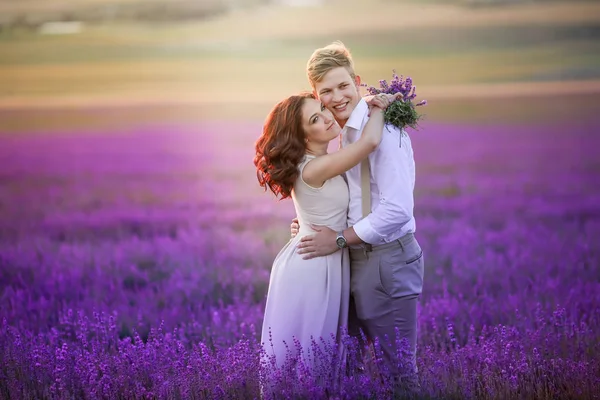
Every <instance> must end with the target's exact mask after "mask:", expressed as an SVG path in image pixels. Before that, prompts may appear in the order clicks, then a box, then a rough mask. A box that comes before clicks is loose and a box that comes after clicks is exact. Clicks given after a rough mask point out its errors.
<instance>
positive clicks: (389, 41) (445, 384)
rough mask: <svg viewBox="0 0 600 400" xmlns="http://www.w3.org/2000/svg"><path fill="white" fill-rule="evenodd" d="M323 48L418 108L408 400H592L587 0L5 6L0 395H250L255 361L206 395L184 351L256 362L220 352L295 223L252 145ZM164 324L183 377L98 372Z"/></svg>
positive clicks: (594, 122) (249, 323) (595, 74)
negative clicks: (413, 375) (417, 296)
mask: <svg viewBox="0 0 600 400" xmlns="http://www.w3.org/2000/svg"><path fill="white" fill-rule="evenodd" d="M336 39H340V40H342V41H343V42H344V43H345V44H346V45H347V46H348V47H349V48H350V49H351V50H352V52H353V54H354V57H355V62H356V68H357V71H358V72H359V73H360V75H361V76H362V78H363V81H365V82H367V83H369V84H372V85H376V84H377V81H378V80H379V79H389V78H391V71H392V69H394V68H395V69H397V70H398V72H399V73H402V74H405V75H410V76H411V77H412V78H413V79H414V81H415V83H416V85H417V86H418V89H417V94H418V98H417V99H419V100H420V99H427V100H428V101H429V104H428V105H427V107H425V108H423V109H422V111H423V112H424V113H425V114H426V116H425V120H424V121H423V123H422V129H421V130H420V131H418V132H412V133H411V138H412V143H413V147H414V150H415V159H416V164H417V184H416V189H415V198H416V202H415V204H416V207H415V216H416V219H417V226H418V232H417V236H418V239H419V242H420V243H421V246H422V247H423V249H424V252H425V254H426V277H425V287H424V292H423V295H422V299H421V306H420V315H419V323H420V335H419V346H420V349H422V350H420V351H421V353H420V354H421V355H420V358H419V362H420V366H419V368H420V371H422V372H423V373H422V375H421V380H422V384H423V388H424V389H425V391H426V393H428V394H429V395H430V396H432V397H431V398H461V399H462V398H478V399H479V398H484V399H506V398H578V399H579V398H582V399H583V398H588V399H597V398H598V397H597V396H598V393H600V389H599V388H600V380H598V376H600V358H599V357H598V350H597V349H598V343H599V341H600V338H599V335H598V332H600V330H599V327H600V320H599V319H598V315H600V314H599V312H598V310H600V297H599V296H600V282H599V281H598V276H600V274H599V273H598V272H599V271H598V269H599V265H600V261H599V260H600V247H599V246H600V242H599V241H598V240H597V238H598V237H600V207H599V204H600V190H599V187H598V185H597V184H596V182H597V179H598V175H599V174H600V156H599V152H598V148H599V146H600V136H598V133H597V132H598V130H599V129H600V116H599V115H600V114H599V111H600V108H599V104H600V40H598V39H600V2H597V1H569V0H564V1H561V0H556V1H552V0H537V1H536V0H528V1H526V0H522V1H521V0H439V1H438V0H372V1H359V0H348V1H341V0H227V1H218V0H193V1H191V0H169V1H168V0H147V1H143V0H79V1H67V0H43V1H42V0H18V1H17V0H0V318H1V319H0V321H1V320H4V319H5V320H6V323H5V324H4V325H2V326H0V397H2V398H21V397H23V396H25V397H29V398H47V397H49V394H48V393H49V392H48V391H49V390H50V389H49V388H54V389H52V390H59V389H60V388H58V389H56V382H63V383H65V384H64V385H66V386H64V387H63V388H62V389H60V390H62V392H60V390H59V391H58V392H56V391H55V392H52V393H53V394H54V395H55V396H54V397H56V398H60V397H61V396H63V397H65V398H95V396H101V395H100V394H98V393H104V395H105V397H114V395H115V393H119V394H120V395H121V396H122V397H127V398H134V397H136V396H139V394H140V393H146V394H147V393H150V394H148V396H149V397H152V396H154V397H158V398H171V397H176V396H175V395H174V394H173V393H185V391H186V390H188V391H190V392H191V393H204V394H207V395H206V397H209V398H210V397H211V394H212V398H215V397H216V396H219V395H222V392H223V390H225V392H226V393H227V394H228V395H229V398H253V396H254V397H257V396H258V392H257V391H256V389H257V387H258V386H257V384H256V380H257V373H255V370H254V369H253V368H254V367H253V365H254V364H253V362H254V361H256V360H254V361H252V362H249V364H248V366H247V367H245V368H242V369H240V370H243V373H244V374H246V375H243V376H238V375H235V374H233V373H228V372H227V371H225V372H223V371H222V370H219V371H220V372H219V373H215V374H213V373H212V372H211V374H206V373H204V372H202V371H204V370H203V369H202V368H204V367H203V365H214V368H215V371H216V370H218V369H219V368H225V367H224V366H228V365H229V366H236V365H237V364H235V363H232V362H230V361H224V360H225V358H223V357H222V356H221V355H215V356H214V357H213V358H210V357H212V356H211V355H210V354H209V353H207V352H204V351H203V352H201V354H200V353H199V352H198V351H197V348H195V347H194V346H197V345H206V346H208V347H210V348H213V347H220V346H221V347H223V348H225V351H226V352H228V351H229V352H231V354H233V356H232V357H234V358H235V357H237V356H236V354H238V353H239V354H242V353H243V354H246V355H247V357H249V358H252V357H251V356H248V354H253V355H255V354H254V353H252V352H251V351H250V350H248V351H246V350H244V348H243V347H244V346H242V347H241V348H237V350H236V347H235V346H234V344H235V343H238V344H239V341H240V340H241V338H242V337H245V336H244V335H247V334H250V335H251V337H253V338H254V339H258V338H257V337H256V332H257V331H258V332H260V326H261V323H262V312H263V308H264V300H265V295H266V291H267V286H268V279H269V271H270V267H271V263H272V261H273V258H274V256H275V255H276V253H277V252H278V251H279V249H280V248H281V246H282V245H283V244H284V243H285V242H286V241H287V240H288V238H289V222H290V220H291V218H292V217H293V216H294V210H293V205H292V203H291V201H283V202H278V201H276V200H275V199H274V198H273V197H272V196H271V195H270V194H267V193H264V192H263V191H262V189H261V188H260V187H259V186H258V184H257V181H256V176H255V170H254V166H253V164H252V158H253V155H254V154H253V150H254V141H255V140H256V139H257V137H258V136H259V135H260V132H261V127H262V122H263V120H264V118H265V116H266V115H267V113H268V111H269V110H270V108H271V107H272V106H273V105H274V104H275V103H276V102H277V101H278V100H280V99H281V98H283V97H285V96H287V95H289V94H292V93H295V92H297V91H300V90H305V89H309V85H308V82H307V80H306V76H305V73H304V68H305V64H306V61H307V59H308V57H309V56H310V55H311V53H312V51H313V50H314V49H315V48H317V47H321V46H323V45H326V44H328V43H329V42H331V41H333V40H336ZM332 147H335V143H334V144H333V145H332ZM79 312H80V313H81V315H79V316H77V315H78V314H77V313H79ZM95 312H101V313H105V315H114V318H115V319H114V321H113V320H110V322H106V320H104V322H103V321H102V320H101V318H100V319H98V318H99V317H97V315H96V314H94V313H95ZM113 313H114V314H113ZM74 315H75V316H77V317H74ZM92 316H93V317H92ZM84 317H88V318H90V319H96V325H95V328H94V329H99V330H102V332H103V333H102V335H100V336H101V337H102V338H103V339H98V342H97V343H95V344H93V346H92V347H94V349H93V350H92V351H88V350H89V347H88V346H87V342H85V340H80V338H82V337H83V338H85V336H86V332H87V331H86V329H87V328H86V326H85V321H84V320H85V318H84ZM74 318H78V321H74ZM82 321H84V322H82ZM161 321H163V322H164V332H173V329H175V328H178V329H179V331H178V332H177V333H173V336H170V335H171V333H165V334H164V335H163V336H164V338H165V340H166V341H169V340H172V339H173V338H175V339H177V340H179V339H181V340H182V342H181V343H183V345H184V347H185V348H186V349H187V350H189V352H188V353H186V355H185V357H184V358H185V359H186V360H187V358H186V357H189V360H188V361H182V363H181V365H179V364H178V365H179V366H177V367H176V368H179V367H181V369H180V370H177V369H174V367H173V360H174V359H176V358H177V359H178V360H181V357H179V356H174V355H173V354H175V353H171V352H170V350H169V351H167V350H165V347H160V346H158V345H157V346H156V347H154V350H152V351H146V350H147V349H152V348H153V347H152V346H154V344H152V343H151V342H150V341H148V342H147V347H143V346H142V347H135V346H134V348H128V350H127V352H129V353H127V354H125V353H117V351H116V347H114V346H113V344H114V343H115V340H119V339H126V338H134V339H135V340H136V341H137V338H135V335H134V333H133V332H134V331H137V332H138V333H139V334H140V336H141V338H142V340H143V341H146V340H147V339H148V338H149V337H150V331H151V330H152V329H155V328H156V327H157V326H159V324H160V323H161ZM113 323H114V325H113ZM507 332H508V333H507ZM37 333H42V334H43V336H39V337H38V336H36V334H37ZM73 335H75V336H76V337H77V338H76V339H74V337H75V336H73ZM103 335H104V336H103ZM160 335H162V333H159V336H160ZM22 338H25V339H23V340H22ZM178 338H179V339H178ZM102 340H104V342H102ZM63 342H68V344H69V349H68V352H67V353H68V354H67V356H66V357H67V358H68V359H69V360H71V362H70V364H69V365H70V366H69V367H66V368H63V365H62V364H61V362H62V361H60V360H62V359H60V357H58V356H56V357H55V354H59V352H58V350H57V348H60V346H61V343H63ZM23 343H24V344H23ZM120 343H121V344H120V345H119V346H123V342H120ZM136 343H137V342H136ZM170 343H171V344H172V343H173V342H170ZM178 343H179V342H178ZM22 344H23V345H22ZM183 345H182V346H183ZM161 346H162V345H161ZM177 346H179V344H177ZM63 349H64V348H63ZM122 349H123V347H120V348H119V351H121V350H122ZM190 349H192V350H190ZM240 349H241V350H240ZM187 350H186V351H187ZM177 351H179V347H178V350H177ZM236 351H237V352H238V353H236ZM124 354H125V355H124ZM152 354H158V356H154V355H152ZM178 354H180V353H178ZM207 354H209V355H208V356H207ZM130 357H131V358H130ZM156 357H158V359H157V358H156ZM207 357H208V358H207ZM84 358H85V360H84ZM242 358H243V357H242ZM130 359H134V360H137V361H136V362H135V364H136V365H144V366H145V367H144V368H140V369H135V368H137V367H135V368H134V367H132V365H133V364H131V363H130ZM157 360H158V361H157ZM190 360H191V361H190ZM194 360H195V361H194ZM196 362H197V363H196ZM39 364H40V365H39ZM106 365H109V366H110V368H112V370H111V371H112V372H113V376H115V377H116V376H120V377H126V378H129V379H121V378H119V379H116V378H115V379H113V380H112V381H111V379H110V377H109V375H108V374H105V372H104V371H105V370H104V369H103V368H105V366H106ZM79 367H81V368H80V369H78V368H79ZM132 368H134V369H135V370H132ZM211 368H212V367H211ZM238 369H239V368H238ZM90 371H91V372H90ZM213 372H214V371H213ZM219 374H222V375H219ZM92 375H93V377H92V378H90V376H92ZM213 376H214V378H213ZM8 378H10V379H8ZM221 378H223V379H221ZM225 378H227V382H229V384H230V386H228V387H225V386H223V383H222V382H223V381H224V380H226V379H225ZM94 379H95V380H94ZM15 382H17V383H15ZM246 382H251V384H250V386H251V387H250V389H248V390H249V391H248V390H246V389H247V388H246V386H245V385H246ZM379 386H380V385H379V384H378V383H377V382H375V383H374V386H373V387H372V388H375V389H373V390H379V389H376V388H377V387H379ZM240 387H244V388H245V389H244V390H245V391H242V392H243V394H244V395H239V394H240V392H239V390H240V389H239V388H240ZM367 389H368V388H367ZM349 390H350V395H348V396H346V397H344V396H341V395H340V398H352V396H354V395H356V393H357V392H356V391H352V389H349ZM365 390H366V389H365ZM103 391H104V392H103ZM253 391H254V392H253ZM232 393H233V394H232ZM236 393H237V394H236ZM367 393H368V390H367ZM238 395H239V396H238ZM370 395H371V396H373V394H372V393H370ZM86 396H87V397H86ZM244 396H246V397H244ZM182 397H184V398H185V397H186V396H185V395H182Z"/></svg>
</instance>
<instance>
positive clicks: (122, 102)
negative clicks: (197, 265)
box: [0, 0, 600, 133]
mask: <svg viewBox="0 0 600 400" xmlns="http://www.w3.org/2000/svg"><path fill="white" fill-rule="evenodd" d="M0 15H1V17H0V24H1V25H0V26H1V29H2V30H1V32H0V110H1V111H0V120H1V121H2V123H1V126H0V130H1V131H2V132H4V133H15V132H27V131H51V130H65V129H66V130H69V129H80V128H84V127H87V128H90V127H95V128H96V129H109V130H114V129H119V128H126V127H129V128H131V127H134V126H136V125H138V124H150V125H155V126H156V125H161V124H173V123H175V124H195V125H199V124H202V123H203V122H204V121H206V120H231V119H235V120H262V119H263V118H264V116H265V115H266V114H267V112H268V111H269V109H270V107H271V106H272V105H273V104H274V103H275V102H276V101H277V100H279V99H281V98H282V97H284V96H286V95H289V94H290V93H294V92H297V91H299V90H303V89H308V83H307V81H306V77H305V74H304V67H305V64H306V60H307V59H308V57H309V56H310V54H311V52H312V50H314V49H315V48H316V47H319V46H323V45H325V44H327V43H329V42H331V41H333V40H336V39H341V40H343V41H344V42H345V43H346V45H347V46H348V47H350V49H351V50H352V51H353V54H354V56H355V59H356V67H357V70H358V71H359V72H360V74H361V75H362V77H363V80H364V81H366V82H367V83H371V84H376V82H377V80H379V79H384V78H385V79H389V78H391V70H392V69H393V68H396V69H397V70H398V71H399V72H400V73H404V74H406V75H410V76H412V77H413V79H414V80H415V82H416V83H417V86H418V88H419V90H418V92H419V94H420V96H421V97H422V98H427V99H428V100H429V101H430V103H431V105H430V106H429V107H428V109H427V114H428V119H430V120H432V121H474V122H482V121H490V120H494V121H498V122H511V121H532V120H533V121H535V120H548V119H552V120H563V121H564V120H565V119H575V118H577V119H578V118H584V117H590V116H593V115H594V114H595V111H596V106H595V104H596V103H597V102H598V100H599V93H600V56H599V54H600V40H598V39H599V38H600V3H598V2H594V1H516V0H515V1H507V0H504V1H502V0H496V1H493V0H488V1H485V0H472V1H468V0H464V1H460V0H455V1H416V0H396V1H392V0H375V1H369V2H362V1H357V0H356V1H349V2H341V1H335V0H329V1H327V0H321V1H316V0H313V1H306V0H305V1H301V0H296V1H294V0H288V1H284V0H281V1H266V0H245V1H244V0H237V1H235V0H230V1H227V2H221V1H209V0H206V1H205V0H196V1H188V0H181V1H160V0H155V1H140V0H128V1H119V2H117V1H114V0H87V1H80V2H67V1H59V0H51V1H44V2H39V1H36V0H26V1H11V0H3V1H0ZM56 22H60V23H62V25H60V24H58V25H57V24H56ZM65 23H67V24H66V25H65ZM94 109H97V110H102V113H90V112H89V110H94Z"/></svg>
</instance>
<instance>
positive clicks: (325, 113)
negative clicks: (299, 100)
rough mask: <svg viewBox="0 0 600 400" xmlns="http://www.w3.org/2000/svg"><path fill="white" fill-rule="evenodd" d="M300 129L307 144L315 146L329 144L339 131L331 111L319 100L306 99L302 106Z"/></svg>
mask: <svg viewBox="0 0 600 400" xmlns="http://www.w3.org/2000/svg"><path fill="white" fill-rule="evenodd" d="M302 128H303V129H304V134H305V136H306V138H307V139H308V141H309V142H312V143H315V144H323V143H329V142H330V141H331V140H332V139H335V138H336V137H337V136H338V135H339V134H340V131H341V128H340V126H339V125H338V123H337V122H335V119H334V118H333V114H331V111H329V110H328V109H326V108H325V107H324V106H323V103H321V102H320V101H319V100H314V99H306V100H305V101H304V105H303V106H302Z"/></svg>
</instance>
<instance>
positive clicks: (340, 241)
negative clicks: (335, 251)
mask: <svg viewBox="0 0 600 400" xmlns="http://www.w3.org/2000/svg"><path fill="white" fill-rule="evenodd" d="M336 242H337V245H338V247H346V240H345V239H344V238H343V237H339V238H337V239H336Z"/></svg>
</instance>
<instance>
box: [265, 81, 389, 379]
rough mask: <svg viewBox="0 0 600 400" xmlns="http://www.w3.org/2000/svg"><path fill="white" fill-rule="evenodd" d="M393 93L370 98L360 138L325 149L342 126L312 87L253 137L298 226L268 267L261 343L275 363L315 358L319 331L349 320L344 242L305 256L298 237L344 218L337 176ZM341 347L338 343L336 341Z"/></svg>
mask: <svg viewBox="0 0 600 400" xmlns="http://www.w3.org/2000/svg"><path fill="white" fill-rule="evenodd" d="M393 98H394V96H392V95H388V96H377V97H371V98H370V99H369V100H368V103H369V107H370V111H371V117H370V119H369V121H368V123H367V125H366V127H365V129H364V131H363V134H362V136H361V138H360V139H359V140H358V141H357V142H355V143H353V144H350V145H348V146H345V147H344V148H343V149H341V150H339V151H337V152H335V153H332V154H328V153H327V147H328V144H329V142H330V141H331V140H333V139H335V138H337V137H338V136H339V134H340V131H341V128H340V126H339V125H338V124H337V122H336V121H335V120H334V118H333V115H332V114H331V112H330V111H329V110H327V109H325V108H324V107H323V105H322V104H321V102H320V101H318V100H316V99H315V97H314V95H312V94H311V93H302V94H299V95H295V96H291V97H289V98H287V99H285V100H283V101H281V102H280V103H278V104H277V105H276V106H275V107H274V108H273V110H272V111H271V112H270V114H269V116H268V117H267V119H266V121H265V125H264V128H263V133H262V135H261V137H260V138H259V139H258V141H257V142H256V156H255V158H254V164H255V165H256V167H257V177H258V181H259V183H260V185H261V186H262V187H264V188H265V190H267V188H268V189H270V190H271V191H272V192H273V193H274V194H275V196H277V197H281V198H282V199H285V198H288V197H291V198H292V199H293V201H294V206H295V208H296V215H297V216H298V219H299V222H300V227H301V228H300V231H299V232H298V235H296V236H295V237H294V238H293V239H292V240H290V241H289V242H288V243H287V244H286V245H285V246H284V248H283V249H282V250H281V251H280V252H279V254H278V255H277V257H276V258H275V261H274V263H273V267H272V270H271V278H270V282H269V290H268V295H267V303H266V309H265V317H264V322H263V328H262V343H263V346H264V349H265V352H266V356H267V358H268V359H267V360H265V361H267V362H268V363H269V364H270V365H271V366H272V367H277V368H278V367H281V366H283V365H284V364H285V362H286V361H290V362H292V363H293V362H295V360H296V359H298V358H299V357H300V358H301V359H302V361H303V365H304V366H307V364H308V366H311V365H312V366H314V365H315V362H316V361H318V360H315V358H317V359H318V358H319V357H318V355H315V354H314V351H315V350H316V349H317V347H318V346H317V347H315V345H314V344H319V343H322V342H321V338H322V339H324V340H325V341H328V340H330V339H331V338H332V337H333V338H335V337H336V336H337V335H338V333H339V328H340V327H343V326H346V325H347V317H348V300H349V282H350V281H349V279H350V275H349V274H350V271H349V260H348V252H347V249H343V250H340V251H338V252H335V253H333V254H331V255H329V256H326V257H317V258H314V259H310V260H303V259H302V256H301V255H299V254H297V252H296V245H297V244H298V242H299V241H300V238H301V237H302V236H304V235H306V234H309V233H313V230H312V229H311V224H314V225H326V226H329V227H331V228H332V229H334V230H337V231H339V230H342V229H345V228H346V224H347V210H348V202H349V193H348V186H347V184H346V181H345V180H344V178H343V177H342V176H341V174H342V173H344V172H346V171H347V170H349V169H350V168H352V167H353V166H355V165H357V164H358V163H359V162H361V161H362V160H363V159H364V158H366V157H367V156H368V155H369V153H371V152H372V151H374V150H375V148H376V147H377V146H378V145H379V142H380V141H381V137H382V132H383V125H384V122H383V111H384V110H385V108H386V107H387V105H388V104H389V102H390V101H391V100H392V99H393ZM340 351H341V346H340Z"/></svg>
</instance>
